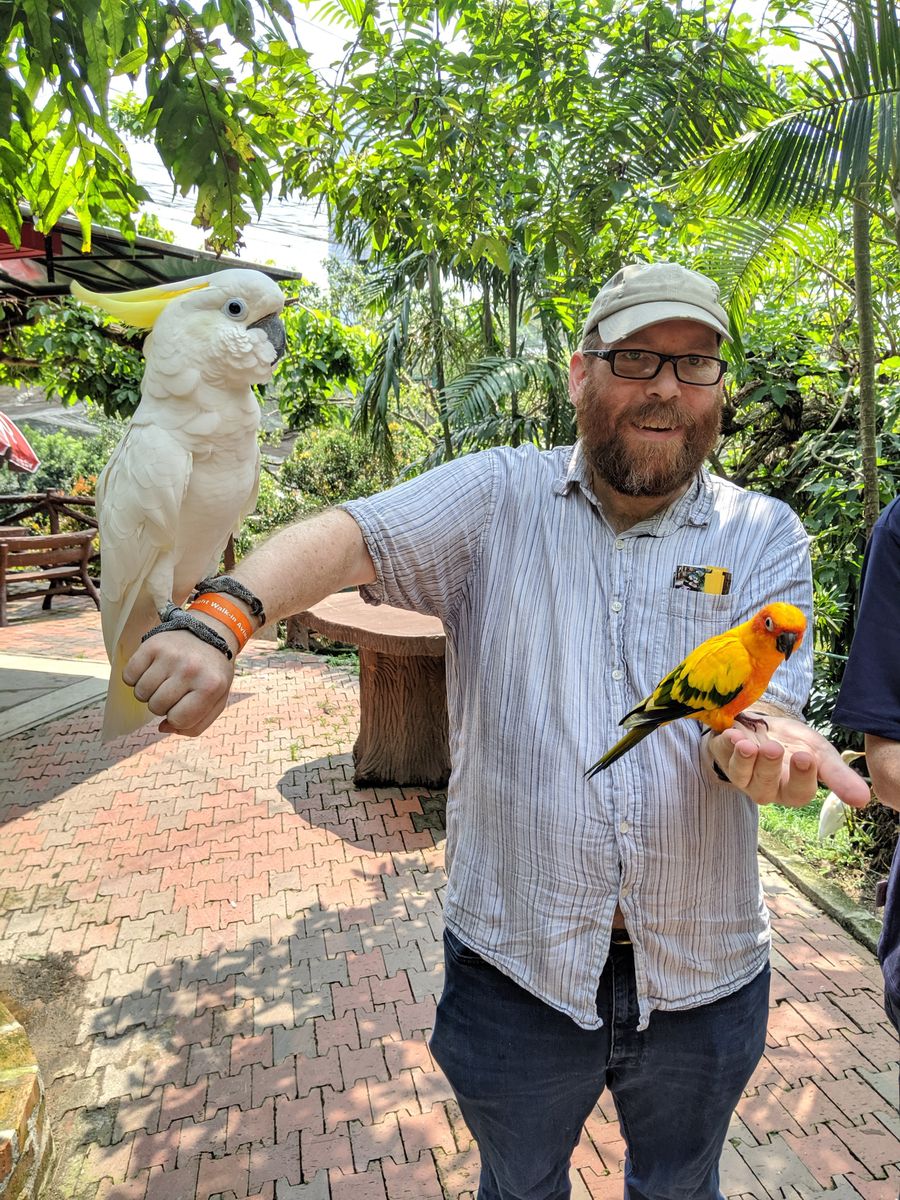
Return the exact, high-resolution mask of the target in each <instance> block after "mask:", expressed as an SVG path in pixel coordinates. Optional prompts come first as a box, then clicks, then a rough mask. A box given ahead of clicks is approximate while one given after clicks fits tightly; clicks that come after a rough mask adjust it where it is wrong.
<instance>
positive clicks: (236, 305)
mask: <svg viewBox="0 0 900 1200" xmlns="http://www.w3.org/2000/svg"><path fill="white" fill-rule="evenodd" d="M222 311H223V312H224V313H225V315H226V316H229V317H231V318H232V320H235V321H239V320H240V319H241V317H243V316H245V315H246V312H247V305H246V304H245V303H244V301H243V300H229V301H228V303H227V304H226V305H225V307H224V309H223V310H222Z"/></svg>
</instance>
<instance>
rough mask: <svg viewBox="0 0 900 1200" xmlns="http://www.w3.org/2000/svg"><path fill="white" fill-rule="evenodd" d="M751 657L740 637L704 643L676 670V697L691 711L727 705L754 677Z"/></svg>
mask: <svg viewBox="0 0 900 1200" xmlns="http://www.w3.org/2000/svg"><path fill="white" fill-rule="evenodd" d="M751 670H752V663H751V662H750V656H749V655H748V654H747V651H746V650H745V649H744V647H743V645H742V644H741V642H740V641H738V639H737V638H733V637H728V636H727V635H723V636H722V637H721V638H715V639H712V640H711V641H710V642H707V643H705V644H704V645H703V646H700V647H699V648H698V649H697V650H695V651H694V653H693V654H689V655H688V656H687V658H686V659H685V660H684V662H683V663H681V664H680V666H678V667H676V668H675V670H674V671H673V672H672V677H673V682H672V697H673V699H674V700H675V701H677V702H679V703H681V704H684V705H686V706H687V707H688V708H689V710H690V711H691V712H695V713H696V712H706V711H708V710H709V709H712V708H724V707H725V705H726V704H730V703H731V701H732V700H734V699H735V698H736V697H737V696H738V695H739V694H740V692H741V689H742V688H743V686H744V684H745V683H746V682H747V679H748V678H749V676H750V673H751Z"/></svg>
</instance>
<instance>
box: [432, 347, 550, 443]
mask: <svg viewBox="0 0 900 1200" xmlns="http://www.w3.org/2000/svg"><path fill="white" fill-rule="evenodd" d="M560 375H561V369H560V367H559V365H558V364H557V363H552V362H549V361H548V360H547V359H546V358H501V357H498V356H491V357H488V358H482V359H481V360H480V361H478V362H476V363H473V364H472V365H471V366H470V367H469V369H468V370H467V371H466V372H465V374H464V375H460V376H458V377H457V378H456V379H453V380H451V382H450V383H448V384H447V386H446V388H445V389H444V396H445V399H446V404H447V412H448V414H449V416H450V419H451V423H452V424H453V426H454V427H455V428H456V427H464V428H465V427H473V426H476V425H478V424H479V423H481V422H484V421H490V420H492V419H494V418H495V417H497V416H498V414H499V413H500V405H501V402H502V401H503V400H504V399H505V398H506V397H507V396H509V395H511V394H512V393H513V392H521V391H523V390H524V389H525V388H526V387H528V386H529V385H531V384H536V385H543V386H545V387H553V386H555V385H558V384H559V381H560Z"/></svg>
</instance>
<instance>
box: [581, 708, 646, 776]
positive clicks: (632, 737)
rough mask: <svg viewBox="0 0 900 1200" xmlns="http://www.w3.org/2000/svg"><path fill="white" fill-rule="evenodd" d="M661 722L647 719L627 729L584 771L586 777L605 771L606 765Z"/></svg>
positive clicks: (620, 755) (615, 759) (634, 744)
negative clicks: (610, 747)
mask: <svg viewBox="0 0 900 1200" xmlns="http://www.w3.org/2000/svg"><path fill="white" fill-rule="evenodd" d="M660 724H661V722H656V721H653V722H651V721H647V722H645V723H644V724H641V725H638V726H636V727H635V728H634V729H629V731H628V732H627V733H626V734H625V736H624V737H623V738H620V739H619V740H618V741H617V742H616V744H615V745H614V746H613V747H612V749H610V750H607V752H606V753H605V754H604V755H603V757H602V758H598V759H597V761H596V762H595V763H594V765H593V766H592V767H590V768H589V769H588V770H587V771H585V773H584V775H585V778H586V779H593V777H594V776H595V775H596V774H598V772H600V771H605V770H606V768H607V767H609V766H612V764H613V763H614V762H616V761H617V760H618V759H620V758H621V757H622V755H623V754H627V753H628V751H629V750H630V749H631V747H632V746H636V745H637V744H638V742H642V741H643V740H644V738H645V737H647V736H649V734H651V733H652V732H653V730H654V729H658V728H659V725H660Z"/></svg>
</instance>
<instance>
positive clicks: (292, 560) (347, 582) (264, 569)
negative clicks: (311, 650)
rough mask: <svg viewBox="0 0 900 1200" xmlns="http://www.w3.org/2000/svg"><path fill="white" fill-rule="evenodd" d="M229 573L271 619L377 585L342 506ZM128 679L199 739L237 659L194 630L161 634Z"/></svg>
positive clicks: (273, 541)
mask: <svg viewBox="0 0 900 1200" xmlns="http://www.w3.org/2000/svg"><path fill="white" fill-rule="evenodd" d="M230 574H231V575H232V577H233V578H235V579H237V580H239V581H240V582H241V583H242V584H244V586H245V587H247V588H249V589H250V591H251V592H253V594H254V595H255V596H258V597H259V599H260V600H261V601H262V604H263V608H264V609H265V611H266V619H267V621H277V620H279V619H280V618H282V617H287V616H290V615H291V614H292V613H295V612H303V610H304V609H307V608H310V607H311V606H312V605H313V604H317V603H318V602H319V601H320V600H323V599H324V598H325V597H326V596H328V595H330V594H331V593H332V592H336V591H340V589H341V588H345V587H352V586H354V585H360V584H365V583H372V582H373V581H374V579H375V568H374V566H373V565H372V559H371V558H370V557H369V552H368V550H367V549H366V545H365V542H364V540H363V536H362V533H361V532H360V528H359V526H358V525H357V523H356V522H355V521H354V520H353V518H352V517H351V516H350V515H349V514H348V513H346V512H344V511H343V510H342V509H329V510H328V511H327V512H324V513H321V514H319V515H318V516H315V517H311V518H309V519H308V520H306V521H301V522H299V523H297V524H296V525H290V526H288V527H287V528H285V529H282V530H280V531H279V532H278V533H276V534H274V535H273V536H272V537H271V538H269V539H268V541H266V542H264V543H263V544H262V545H261V546H259V547H258V548H257V549H256V550H254V551H253V552H252V554H250V555H248V556H247V558H245V559H243V560H242V561H241V562H240V563H239V564H238V565H237V566H236V567H235V568H234V570H233V571H232V572H230ZM247 612H248V615H249V609H247ZM198 620H203V621H205V622H206V623H208V624H209V625H211V626H213V627H214V628H215V630H216V632H217V633H219V634H221V635H222V637H224V638H225V640H226V642H227V643H228V645H229V647H230V648H231V650H232V653H234V652H235V651H236V650H237V641H236V639H235V637H234V635H233V634H232V632H231V630H230V629H228V628H227V627H226V626H225V625H223V624H221V623H220V622H218V621H216V620H215V619H214V618H212V617H209V616H207V615H206V614H205V613H204V614H203V616H202V617H201V616H199V614H198ZM122 678H123V679H124V681H125V682H126V683H127V684H128V685H129V686H130V687H133V688H134V694H135V696H136V697H137V698H138V699H139V700H143V701H144V702H145V703H147V705H148V706H149V708H150V711H151V712H152V713H155V714H156V715H157V716H159V717H163V718H164V720H163V722H162V724H161V725H160V727H159V728H160V731H161V732H163V733H180V734H184V735H185V736H187V737H196V736H197V735H198V734H200V733H203V731H204V730H206V729H208V728H209V726H210V725H211V724H212V723H213V721H215V719H216V718H217V717H218V716H219V714H220V713H221V711H222V709H223V708H224V707H225V705H226V703H227V700H228V693H229V691H230V689H231V683H232V680H233V678H234V663H233V661H229V660H228V659H227V658H226V657H225V655H224V654H222V653H221V651H219V650H217V649H215V647H213V646H208V645H207V644H206V643H205V642H202V641H200V639H199V638H196V637H194V635H193V634H191V633H187V632H184V631H178V632H171V633H159V634H156V635H155V636H154V637H152V638H148V640H147V641H146V642H144V643H143V644H142V645H141V646H140V648H139V649H138V650H137V651H136V652H135V653H134V654H133V655H132V657H131V659H130V660H129V662H128V663H127V665H126V667H125V670H124V671H123V673H122Z"/></svg>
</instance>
